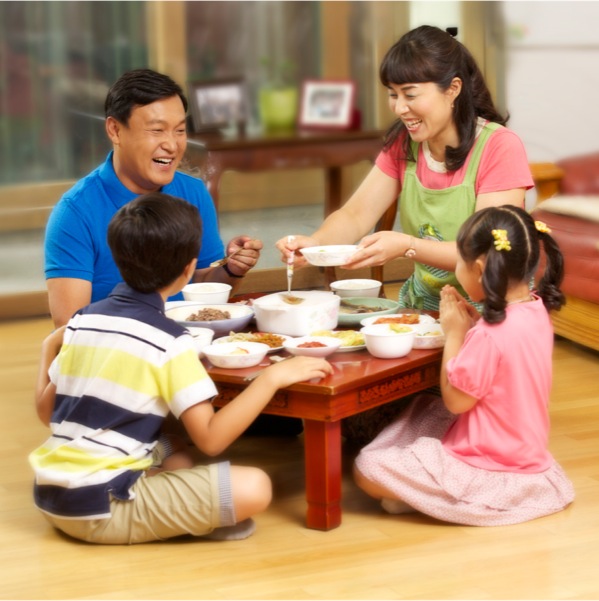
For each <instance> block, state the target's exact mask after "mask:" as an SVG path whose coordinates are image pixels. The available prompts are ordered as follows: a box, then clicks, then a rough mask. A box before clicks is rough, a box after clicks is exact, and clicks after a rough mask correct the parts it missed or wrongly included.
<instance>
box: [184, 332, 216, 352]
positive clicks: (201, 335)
mask: <svg viewBox="0 0 599 601" xmlns="http://www.w3.org/2000/svg"><path fill="white" fill-rule="evenodd" d="M187 330H188V332H189V333H190V334H191V336H192V338H193V341H194V344H195V347H196V350H197V351H198V354H199V355H200V356H201V355H202V351H203V350H204V347H206V346H208V345H209V344H211V343H212V339H213V338H214V330H211V329H210V328H202V327H196V326H188V327H187Z"/></svg>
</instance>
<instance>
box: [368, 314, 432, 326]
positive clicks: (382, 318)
mask: <svg viewBox="0 0 599 601" xmlns="http://www.w3.org/2000/svg"><path fill="white" fill-rule="evenodd" d="M414 316H417V317H418V319H416V317H414ZM360 323H361V324H362V325H363V326H369V325H372V324H379V323H403V324H406V325H409V326H412V325H416V324H419V323H424V324H432V323H435V318H434V317H431V316H430V315H426V314H424V313H422V314H420V313H395V314H390V315H379V316H370V317H366V318H364V319H362V321H360Z"/></svg>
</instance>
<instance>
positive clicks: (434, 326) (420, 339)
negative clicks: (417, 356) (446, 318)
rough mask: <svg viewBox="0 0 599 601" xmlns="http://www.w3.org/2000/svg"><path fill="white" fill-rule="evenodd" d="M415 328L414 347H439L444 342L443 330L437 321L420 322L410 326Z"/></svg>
mask: <svg viewBox="0 0 599 601" xmlns="http://www.w3.org/2000/svg"><path fill="white" fill-rule="evenodd" d="M412 327H413V328H414V330H416V338H414V348H416V349H427V348H428V349H430V348H441V347H442V346H444V344H445V332H443V328H442V327H441V324H439V323H421V324H418V325H415V326H412Z"/></svg>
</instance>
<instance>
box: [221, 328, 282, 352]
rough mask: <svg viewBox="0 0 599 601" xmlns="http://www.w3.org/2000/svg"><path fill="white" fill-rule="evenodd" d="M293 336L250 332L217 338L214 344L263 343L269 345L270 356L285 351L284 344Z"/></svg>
mask: <svg viewBox="0 0 599 601" xmlns="http://www.w3.org/2000/svg"><path fill="white" fill-rule="evenodd" d="M290 338H291V336H285V335H284V334H272V333H270V332H248V333H242V332H240V333H238V334H235V333H232V334H229V335H228V336H223V337H221V338H217V339H216V340H214V341H213V342H212V344H224V343H226V342H240V341H245V342H261V343H263V344H266V345H268V347H269V349H268V354H269V355H270V354H271V353H278V352H279V351H282V350H283V344H284V343H285V342H286V341H287V340H289V339H290ZM277 343H278V344H277Z"/></svg>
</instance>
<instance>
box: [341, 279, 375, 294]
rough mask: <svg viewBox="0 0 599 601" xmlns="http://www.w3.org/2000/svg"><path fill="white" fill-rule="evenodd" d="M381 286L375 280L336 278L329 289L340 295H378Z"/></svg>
mask: <svg viewBox="0 0 599 601" xmlns="http://www.w3.org/2000/svg"><path fill="white" fill-rule="evenodd" d="M381 286H382V284H381V282H379V281H377V280H337V281H336V282H333V283H332V284H331V290H332V291H333V292H334V293H335V294H338V295H339V296H341V297H348V296H378V295H379V292H380V291H381Z"/></svg>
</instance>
